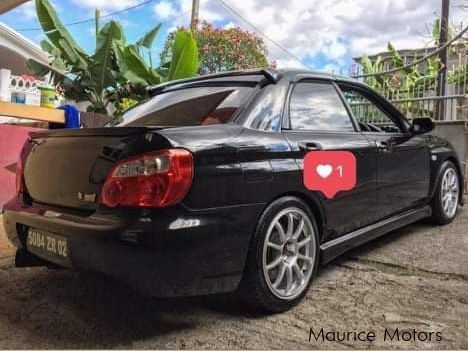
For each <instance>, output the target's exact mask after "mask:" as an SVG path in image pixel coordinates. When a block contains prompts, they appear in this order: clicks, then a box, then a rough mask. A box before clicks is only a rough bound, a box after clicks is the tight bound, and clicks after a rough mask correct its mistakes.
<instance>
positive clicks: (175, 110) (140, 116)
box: [119, 86, 254, 127]
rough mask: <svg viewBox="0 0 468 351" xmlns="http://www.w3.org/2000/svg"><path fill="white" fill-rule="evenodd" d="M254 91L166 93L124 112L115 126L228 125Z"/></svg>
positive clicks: (219, 89) (213, 88) (222, 88)
mask: <svg viewBox="0 0 468 351" xmlns="http://www.w3.org/2000/svg"><path fill="white" fill-rule="evenodd" d="M253 90H254V88H252V87H246V86H228V87H226V86H210V87H194V88H186V89H181V90H175V91H169V92H167V93H162V94H159V95H156V96H155V97H153V98H152V99H150V100H148V101H146V102H143V103H141V104H140V105H138V106H136V107H134V108H132V109H130V110H128V111H127V112H126V113H125V114H124V115H123V121H122V123H120V124H119V126H128V127H145V126H171V127H182V126H200V125H210V124H223V123H228V122H230V121H232V118H233V116H234V114H235V112H236V111H237V110H238V109H239V107H241V106H242V105H243V104H245V103H246V101H247V100H248V98H249V96H250V95H251V94H252V93H253Z"/></svg>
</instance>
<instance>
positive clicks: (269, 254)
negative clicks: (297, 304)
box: [263, 207, 317, 300]
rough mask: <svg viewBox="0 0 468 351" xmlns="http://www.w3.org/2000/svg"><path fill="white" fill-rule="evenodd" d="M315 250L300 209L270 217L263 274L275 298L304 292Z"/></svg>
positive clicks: (311, 232) (312, 233)
mask: <svg viewBox="0 0 468 351" xmlns="http://www.w3.org/2000/svg"><path fill="white" fill-rule="evenodd" d="M316 248H317V242H316V236H315V230H314V226H313V225H312V222H311V221H310V219H309V217H308V216H307V214H306V213H305V212H304V211H303V210H301V209H299V208H297V207H290V208H286V209H284V210H282V211H280V212H279V213H278V214H277V215H276V216H275V217H274V218H273V221H272V222H271V224H270V226H269V228H268V231H267V233H266V236H265V241H264V245H263V274H264V277H265V280H266V283H267V285H268V288H269V289H270V291H271V292H272V293H273V294H274V295H275V296H276V297H278V298H280V299H283V300H292V299H294V298H296V297H297V296H299V295H300V294H301V293H302V292H303V291H304V289H305V288H306V287H307V286H308V283H309V280H310V278H311V276H312V272H313V270H314V265H315V255H316Z"/></svg>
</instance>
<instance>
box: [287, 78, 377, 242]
mask: <svg viewBox="0 0 468 351" xmlns="http://www.w3.org/2000/svg"><path fill="white" fill-rule="evenodd" d="M285 117H286V118H285V119H284V121H283V134H284V135H285V137H286V139H287V140H288V142H289V143H290V146H291V149H292V150H293V152H295V154H296V155H297V157H296V162H297V163H298V165H299V168H300V170H301V171H303V169H304V166H303V160H304V156H305V155H306V154H307V153H308V152H313V151H316V150H323V151H327V150H330V151H331V150H334V151H336V150H347V151H351V152H352V153H353V154H354V155H355V157H356V160H357V183H356V186H355V188H354V189H352V190H349V191H341V192H339V193H338V194H336V195H335V197H333V198H332V199H327V198H326V197H325V196H324V195H323V194H322V193H318V192H316V191H314V192H313V193H314V195H316V196H318V197H319V199H320V201H321V202H322V205H323V208H324V210H325V214H326V221H327V224H326V227H327V231H326V233H325V237H326V239H332V238H334V237H337V236H340V235H343V234H345V233H348V232H350V231H353V230H355V229H357V228H360V227H363V226H366V225H368V224H370V223H372V222H374V221H375V216H376V214H375V213H374V211H375V205H376V197H375V188H376V160H375V158H373V156H375V155H374V153H373V145H371V144H370V142H369V141H368V140H367V138H366V137H365V136H364V135H362V134H361V133H360V132H359V131H358V130H357V126H356V124H355V122H354V121H353V120H352V117H351V116H350V114H349V111H348V110H347V108H346V105H345V103H344V101H343V100H342V97H341V96H340V94H339V92H338V90H337V89H336V87H335V85H334V83H333V82H332V81H330V80H310V79H306V80H300V81H298V82H297V83H295V84H294V85H293V86H292V87H291V89H290V95H289V99H288V108H286V112H285ZM326 239H325V240H326Z"/></svg>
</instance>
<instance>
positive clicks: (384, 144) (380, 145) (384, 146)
mask: <svg viewBox="0 0 468 351" xmlns="http://www.w3.org/2000/svg"><path fill="white" fill-rule="evenodd" d="M375 146H376V148H377V150H379V151H389V150H391V149H392V146H393V143H392V142H390V141H387V140H376V141H375Z"/></svg>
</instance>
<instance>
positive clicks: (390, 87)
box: [340, 38, 468, 121]
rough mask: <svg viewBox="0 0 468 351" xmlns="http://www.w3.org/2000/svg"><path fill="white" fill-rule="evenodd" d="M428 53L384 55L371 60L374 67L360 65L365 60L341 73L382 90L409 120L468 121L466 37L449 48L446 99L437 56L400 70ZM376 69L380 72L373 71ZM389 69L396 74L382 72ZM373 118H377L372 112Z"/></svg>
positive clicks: (361, 103) (358, 103) (360, 105)
mask: <svg viewBox="0 0 468 351" xmlns="http://www.w3.org/2000/svg"><path fill="white" fill-rule="evenodd" d="M428 50H429V49H427V50H425V51H423V50H414V52H411V50H406V51H405V54H404V55H403V54H402V55H401V56H399V57H395V56H392V55H391V54H390V53H384V54H383V55H384V56H383V57H382V56H381V57H373V58H370V60H369V61H368V63H371V64H373V65H374V66H373V67H372V66H371V67H370V68H369V65H367V67H366V66H365V65H363V64H360V63H362V61H363V59H361V60H359V59H358V60H357V61H358V63H356V64H355V65H353V67H351V69H350V70H349V71H348V72H343V71H342V72H340V73H341V74H343V73H345V75H349V76H351V77H354V78H357V79H359V80H361V81H363V82H365V83H367V84H368V85H370V86H371V87H373V88H374V89H376V90H378V91H379V92H380V93H381V94H383V95H384V96H385V97H386V98H388V99H389V100H390V101H392V102H393V103H394V104H395V105H396V106H397V107H398V108H399V109H400V110H401V111H402V112H403V113H405V115H406V116H407V117H408V118H409V119H412V118H417V117H431V118H432V119H433V120H436V121H467V120H468V39H466V38H463V40H461V41H460V42H458V43H457V44H456V45H453V46H451V47H450V48H449V60H448V65H447V73H446V77H445V80H446V85H445V89H444V91H445V94H444V95H442V96H438V94H437V86H438V79H440V75H439V74H438V73H439V70H440V65H439V64H438V60H437V57H436V56H433V57H431V58H429V59H427V60H425V61H423V62H419V63H417V64H415V65H414V66H411V67H409V68H405V69H402V70H398V69H397V68H396V67H398V66H402V67H406V66H408V65H411V64H412V63H413V62H415V61H418V60H419V59H420V58H421V57H424V56H425V55H426V54H427V51H428ZM429 51H430V50H429ZM418 55H419V56H418ZM372 68H373V69H375V70H376V71H377V72H376V73H372V72H369V70H370V69H372ZM389 70H393V72H391V73H383V74H379V73H378V72H380V71H382V72H385V71H389ZM369 73H371V74H369ZM366 104H368V103H367V102H366V101H356V106H355V107H356V108H360V109H363V108H366ZM369 108H370V107H369ZM369 115H370V116H372V115H373V113H372V111H370V112H369ZM369 119H371V118H369Z"/></svg>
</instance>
